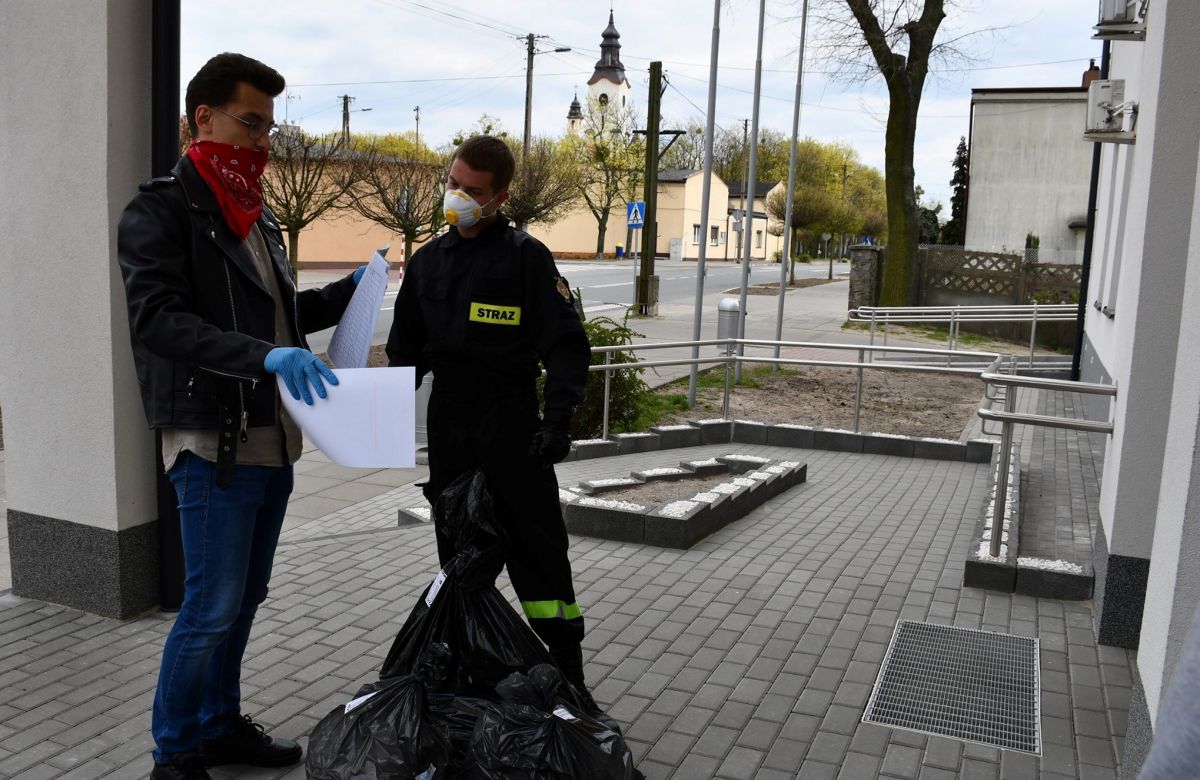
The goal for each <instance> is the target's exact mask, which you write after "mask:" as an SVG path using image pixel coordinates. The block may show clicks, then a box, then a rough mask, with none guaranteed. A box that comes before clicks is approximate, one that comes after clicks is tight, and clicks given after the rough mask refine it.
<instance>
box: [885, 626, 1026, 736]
mask: <svg viewBox="0 0 1200 780" xmlns="http://www.w3.org/2000/svg"><path fill="white" fill-rule="evenodd" d="M1038 652H1039V648H1038V640H1036V639H1030V638H1027V637H1021V636H1013V635H1012V634H997V633H993V632H990V631H975V630H973V629H969V628H956V627H953V626H937V625H934V624H932V623H921V622H918V621H915V620H901V621H900V622H899V623H897V624H896V633H895V634H893V635H892V642H891V644H890V645H889V646H888V651H887V655H886V656H885V657H884V659H883V667H882V668H881V669H880V670H879V678H878V679H877V680H876V681H875V688H874V690H872V691H871V699H870V701H868V702H867V711H866V713H865V714H864V715H863V721H864V722H866V723H878V724H881V725H884V726H894V727H897V728H902V729H910V730H912V731H921V732H925V733H927V734H940V735H942V736H946V737H955V738H957V739H963V740H967V741H969V742H980V743H982V744H985V745H992V746H994V747H1001V748H1007V749H1009V750H1021V751H1024V752H1026V753H1035V754H1040V753H1041V742H1042V729H1041V679H1040V678H1041V674H1040V671H1039V667H1038V657H1039V655H1038Z"/></svg>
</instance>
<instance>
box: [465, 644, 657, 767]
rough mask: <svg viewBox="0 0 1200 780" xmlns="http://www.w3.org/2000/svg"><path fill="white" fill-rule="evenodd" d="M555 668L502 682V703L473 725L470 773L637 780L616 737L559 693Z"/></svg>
mask: <svg viewBox="0 0 1200 780" xmlns="http://www.w3.org/2000/svg"><path fill="white" fill-rule="evenodd" d="M566 687H567V686H566V685H565V684H564V683H563V681H562V676H561V674H560V672H559V670H558V667H556V666H554V665H552V664H541V665H538V666H535V667H533V668H532V669H530V670H529V675H528V676H526V675H524V674H520V673H519V672H518V673H514V674H511V675H509V676H508V677H506V678H505V679H504V680H503V681H502V682H501V683H500V684H499V685H498V686H496V693H497V694H499V695H500V698H501V699H502V701H501V702H500V703H499V704H496V705H493V706H492V707H490V708H487V709H485V710H484V711H483V712H482V713H481V714H480V716H479V720H478V722H477V723H476V724H475V734H474V736H473V737H472V742H471V771H472V772H474V774H468V775H465V776H467V777H471V778H473V779H474V778H477V779H478V780H638V779H639V778H640V777H641V773H640V772H638V771H637V770H636V769H635V768H634V766H633V756H632V754H631V753H630V752H629V746H628V745H626V744H625V740H624V739H622V737H621V735H620V734H618V733H617V732H615V731H613V730H612V729H610V728H608V727H607V726H605V725H604V724H603V723H600V722H599V721H597V720H594V719H592V718H590V717H588V716H587V715H586V714H585V713H584V712H583V710H582V709H580V708H579V707H577V706H576V705H575V703H574V698H573V697H571V696H569V695H568V692H567V691H566V690H565V688H566Z"/></svg>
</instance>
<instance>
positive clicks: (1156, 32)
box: [1094, 0, 1200, 647]
mask: <svg viewBox="0 0 1200 780" xmlns="http://www.w3.org/2000/svg"><path fill="white" fill-rule="evenodd" d="M1197 29H1200V4H1197V3H1195V2H1183V1H1181V0H1171V1H1170V2H1166V1H1165V0H1164V1H1163V2H1156V3H1154V5H1153V7H1152V8H1151V10H1150V12H1149V15H1148V29H1147V35H1146V40H1145V42H1144V44H1142V49H1141V54H1142V63H1141V78H1140V89H1139V90H1138V91H1137V92H1136V93H1134V95H1132V96H1131V97H1132V99H1135V100H1137V101H1138V102H1139V112H1138V122H1137V127H1136V132H1137V143H1136V146H1135V149H1136V155H1137V157H1136V160H1135V163H1134V165H1133V170H1132V176H1131V178H1130V179H1129V180H1128V188H1129V198H1128V200H1127V201H1126V202H1127V204H1128V212H1127V219H1126V222H1125V224H1126V232H1125V237H1124V238H1125V240H1124V243H1123V246H1122V247H1121V250H1120V251H1121V253H1122V255H1123V257H1122V259H1121V270H1120V287H1119V290H1118V293H1117V306H1116V317H1117V320H1116V321H1115V322H1116V324H1117V333H1118V335H1117V345H1116V347H1117V348H1116V359H1115V361H1114V363H1115V365H1114V367H1113V371H1112V374H1113V378H1114V379H1115V381H1116V382H1117V385H1118V395H1117V400H1116V403H1115V407H1114V418H1115V424H1116V427H1115V431H1114V433H1113V437H1112V441H1111V444H1110V446H1109V450H1108V454H1107V456H1106V458H1105V464H1104V478H1103V481H1102V486H1103V487H1102V490H1101V498H1100V514H1101V519H1102V529H1098V531H1099V532H1098V533H1097V538H1096V550H1095V554H1096V560H1095V572H1096V589H1095V596H1094V601H1095V616H1096V624H1097V625H1096V628H1097V638H1098V640H1099V641H1100V642H1102V643H1104V644H1110V645H1118V646H1121V647H1136V646H1137V642H1138V637H1139V634H1140V632H1141V625H1142V609H1143V605H1144V603H1145V598H1146V578H1147V575H1148V572H1149V568H1150V556H1151V546H1152V543H1153V540H1154V536H1155V514H1156V512H1157V509H1158V505H1159V489H1160V485H1161V483H1162V480H1161V476H1162V473H1163V467H1164V447H1165V445H1166V441H1167V433H1168V429H1169V426H1168V419H1167V415H1165V414H1164V413H1163V412H1164V410H1166V409H1170V408H1171V394H1172V387H1173V384H1174V377H1175V368H1176V348H1177V346H1178V345H1179V343H1180V341H1179V321H1180V316H1181V312H1182V310H1183V301H1184V300H1185V298H1184V294H1183V291H1184V282H1185V272H1186V269H1187V252H1188V246H1189V245H1190V243H1191V236H1192V232H1191V224H1192V206H1193V200H1194V196H1195V189H1196V173H1197V159H1196V150H1197V146H1198V144H1200V101H1197V100H1196V99H1195V98H1196V73H1195V67H1194V63H1195V59H1196V58H1195V36H1194V31H1195V30H1197ZM1123 51H1128V49H1126V50H1123ZM1126 94H1127V95H1129V93H1128V92H1127V93H1126ZM1192 300H1193V301H1194V300H1195V299H1192Z"/></svg>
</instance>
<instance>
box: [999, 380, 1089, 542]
mask: <svg viewBox="0 0 1200 780" xmlns="http://www.w3.org/2000/svg"><path fill="white" fill-rule="evenodd" d="M1083 399H1084V396H1082V395H1080V394H1079V393H1063V392H1045V391H1028V392H1023V393H1020V394H1019V395H1018V405H1019V406H1024V407H1027V413H1030V414H1038V415H1053V416H1055V417H1069V418H1072V419H1086V417H1087V415H1086V414H1085V410H1084V400H1083ZM1023 434H1024V438H1023V443H1022V447H1021V460H1022V464H1021V536H1020V546H1021V549H1020V554H1021V555H1022V556H1027V557H1034V558H1046V559H1049V560H1061V561H1070V562H1072V563H1080V564H1083V563H1086V564H1088V565H1089V566H1090V565H1091V562H1092V536H1093V534H1094V529H1095V528H1096V527H1097V526H1098V525H1099V524H1100V478H1101V477H1102V476H1103V472H1104V446H1105V443H1106V442H1105V440H1106V438H1107V437H1106V436H1105V435H1104V434H1100V433H1085V432H1083V431H1067V430H1055V429H1052V428H1038V427H1035V426H1027V427H1025V430H1024V431H1023Z"/></svg>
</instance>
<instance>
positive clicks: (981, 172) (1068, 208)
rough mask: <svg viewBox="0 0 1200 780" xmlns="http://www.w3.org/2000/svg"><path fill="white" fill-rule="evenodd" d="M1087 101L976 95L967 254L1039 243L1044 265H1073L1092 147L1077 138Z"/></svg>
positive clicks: (1065, 95)
mask: <svg viewBox="0 0 1200 780" xmlns="http://www.w3.org/2000/svg"><path fill="white" fill-rule="evenodd" d="M1086 96H1087V93H1086V92H1083V91H1075V92H1036V93H1029V92H1001V91H997V92H981V93H976V94H975V95H974V96H973V98H972V102H973V110H974V113H973V117H972V125H971V170H970V177H971V179H970V190H969V195H968V199H969V200H968V206H967V226H966V238H965V242H966V246H967V247H968V248H970V249H978V250H986V251H1002V250H1005V249H1007V250H1020V249H1022V248H1023V247H1024V246H1025V236H1026V235H1027V234H1028V233H1033V234H1034V235H1036V236H1038V238H1039V239H1040V255H1039V256H1040V258H1041V260H1042V261H1043V262H1064V263H1078V262H1080V260H1081V259H1082V254H1083V243H1082V242H1083V231H1082V230H1072V229H1071V228H1069V227H1068V222H1069V221H1070V220H1072V219H1076V218H1082V217H1084V216H1085V214H1086V212H1087V202H1088V179H1089V175H1090V172H1091V163H1092V149H1091V144H1090V143H1086V142H1085V141H1084V140H1083V138H1082V133H1083V126H1084V114H1085V111H1086Z"/></svg>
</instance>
